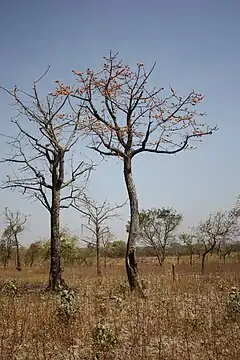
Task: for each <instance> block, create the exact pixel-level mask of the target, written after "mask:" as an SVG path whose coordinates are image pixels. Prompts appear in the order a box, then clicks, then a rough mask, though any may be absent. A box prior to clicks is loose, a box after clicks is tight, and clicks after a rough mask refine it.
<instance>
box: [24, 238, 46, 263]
mask: <svg viewBox="0 0 240 360" xmlns="http://www.w3.org/2000/svg"><path fill="white" fill-rule="evenodd" d="M41 252H42V242H41V241H35V242H33V243H32V244H30V246H29V248H28V249H27V250H26V253H25V265H26V266H28V265H29V266H30V267H32V266H33V264H34V262H35V261H36V260H37V258H38V257H39V256H40V253H41Z"/></svg>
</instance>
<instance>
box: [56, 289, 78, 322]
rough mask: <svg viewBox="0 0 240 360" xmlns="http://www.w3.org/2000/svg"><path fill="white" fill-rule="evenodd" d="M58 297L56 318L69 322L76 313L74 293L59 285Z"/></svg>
mask: <svg viewBox="0 0 240 360" xmlns="http://www.w3.org/2000/svg"><path fill="white" fill-rule="evenodd" d="M58 297H59V300H60V303H59V307H58V316H59V317H60V318H61V319H63V320H69V319H70V318H72V317H73V315H74V314H75V312H76V306H75V293H74V291H73V290H72V289H70V288H68V287H66V286H63V285H59V287H58Z"/></svg>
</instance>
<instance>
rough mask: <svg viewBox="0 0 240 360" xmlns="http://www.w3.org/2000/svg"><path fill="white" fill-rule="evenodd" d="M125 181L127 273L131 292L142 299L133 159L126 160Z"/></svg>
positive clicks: (137, 210) (137, 211)
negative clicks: (127, 206)
mask: <svg viewBox="0 0 240 360" xmlns="http://www.w3.org/2000/svg"><path fill="white" fill-rule="evenodd" d="M124 179H125V184H126V187H127V192H128V197H129V202H130V227H129V233H128V242H127V251H126V258H125V260H126V271H127V276H128V282H129V285H130V289H131V291H135V292H136V293H138V294H139V295H140V296H141V297H144V293H143V290H142V287H141V285H140V281H139V275H138V268H137V259H136V244H137V241H138V238H139V232H140V229H139V209H138V198H137V191H136V187H135V184H134V181H133V175H132V159H131V157H128V158H125V159H124Z"/></svg>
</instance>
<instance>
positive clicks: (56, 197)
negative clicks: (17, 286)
mask: <svg viewBox="0 0 240 360" xmlns="http://www.w3.org/2000/svg"><path fill="white" fill-rule="evenodd" d="M58 160H59V159H58V158H57V155H56V157H55V159H54V160H53V166H52V203H51V222H50V226H51V264H50V274H49V288H50V289H52V290H53V291H56V290H57V288H58V286H59V285H60V284H61V281H62V277H61V261H60V203H61V198H60V189H61V185H62V183H63V175H64V159H63V157H62V160H61V161H60V163H59V161H58Z"/></svg>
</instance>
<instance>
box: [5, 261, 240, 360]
mask: <svg viewBox="0 0 240 360" xmlns="http://www.w3.org/2000/svg"><path fill="white" fill-rule="evenodd" d="M170 265H171V264H170V262H168V263H166V265H165V267H164V268H163V269H160V268H159V267H158V266H157V265H156V264H155V263H154V262H153V261H151V262H150V263H149V262H148V263H147V262H146V261H142V262H140V270H141V273H142V275H143V276H142V277H143V279H144V283H145V284H146V288H147V289H146V293H147V298H146V300H141V299H138V298H136V297H134V296H132V295H130V294H129V293H128V287H127V283H126V280H125V270H124V265H123V262H122V261H119V262H118V263H111V264H110V265H109V268H108V269H107V271H106V273H105V274H104V275H103V277H102V278H101V279H97V278H96V276H95V269H94V268H87V267H82V268H78V267H73V268H69V269H66V270H65V278H66V280H67V281H68V283H69V284H71V286H72V287H73V288H74V290H75V303H76V313H75V314H74V315H73V316H72V317H70V319H69V320H68V321H67V320H64V318H61V317H59V316H58V315H57V309H58V306H59V305H58V304H59V301H58V298H57V297H56V295H54V294H49V293H47V292H45V291H44V286H40V284H42V283H43V282H44V281H45V282H46V280H47V274H48V272H47V268H46V267H44V266H43V267H36V268H34V269H32V270H29V269H25V270H23V271H22V272H21V273H18V274H16V271H15V270H14V269H7V270H3V269H1V270H0V276H1V279H2V280H1V282H2V285H1V287H3V286H4V284H6V283H7V281H8V280H9V279H17V281H18V284H17V287H18V290H17V291H16V292H14V293H11V291H10V292H9V291H6V290H5V291H4V290H3V289H2V291H1V292H0V305H1V306H0V335H1V343H0V359H2V360H5V359H6V360H11V359H19V360H20V359H24V360H30V359H31V360H38V359H49V360H50V359H51V360H55V359H56V360H60V359H76V360H77V359H87V360H91V359H126V360H127V359H129V360H130V359H131V360H137V359H138V360H139V359H144V360H150V359H161V360H163V359H164V360H165V359H166V360H174V359H183V360H184V359H199V360H200V359H204V360H205V359H209V360H210V359H211V360H218V359H219V360H222V359H229V360H230V359H231V360H235V359H236V360H237V359H240V322H239V318H236V319H235V320H232V319H229V318H228V317H227V316H226V302H227V299H228V293H229V290H230V288H231V286H240V264H238V263H236V262H229V263H227V264H225V265H221V266H219V265H218V264H217V262H216V261H214V260H213V261H209V262H208V264H207V269H206V270H207V274H206V275H205V277H202V276H200V275H198V274H199V264H197V265H195V266H193V267H191V266H190V265H188V264H187V260H186V261H185V260H184V259H183V260H181V264H180V265H179V267H177V269H176V271H177V277H176V281H175V282H173V281H172V275H171V266H170ZM17 276H18V278H17Z"/></svg>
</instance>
